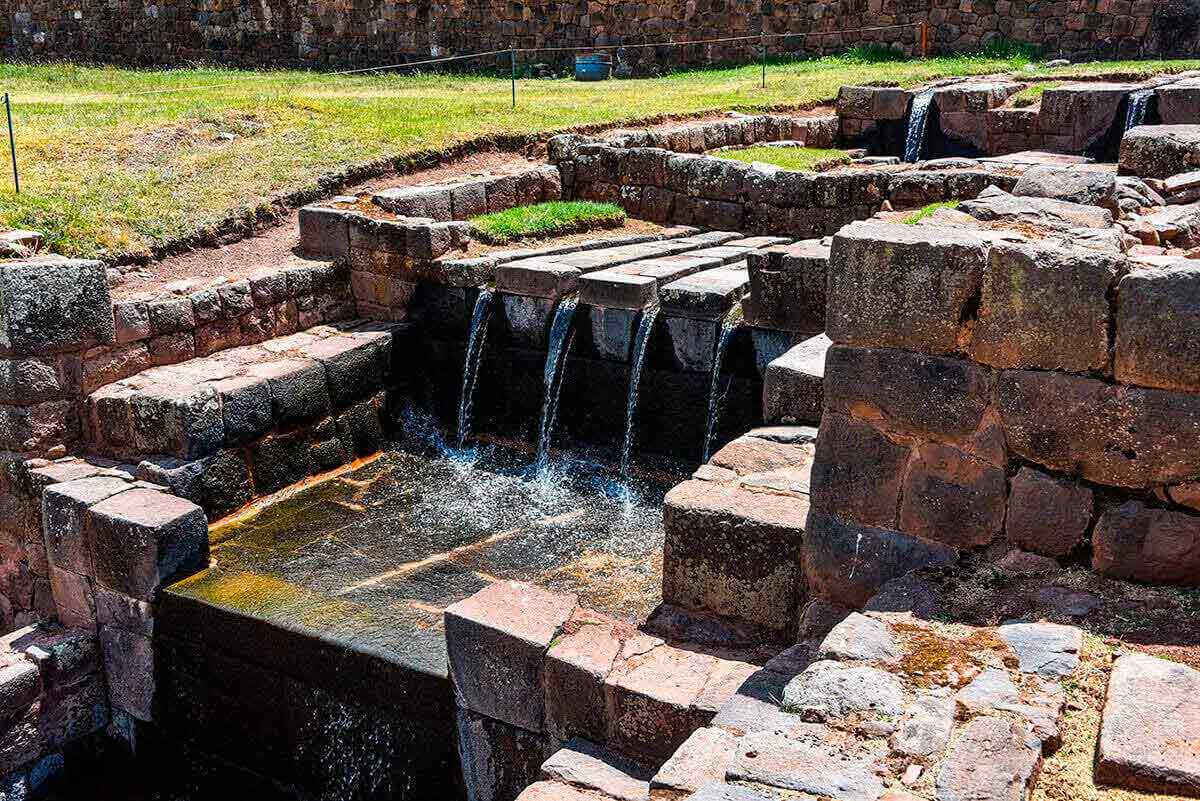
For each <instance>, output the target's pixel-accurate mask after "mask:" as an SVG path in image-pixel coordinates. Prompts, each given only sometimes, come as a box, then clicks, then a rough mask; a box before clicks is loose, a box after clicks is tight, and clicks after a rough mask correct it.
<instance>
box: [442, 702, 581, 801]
mask: <svg viewBox="0 0 1200 801" xmlns="http://www.w3.org/2000/svg"><path fill="white" fill-rule="evenodd" d="M456 729H457V733H458V754H459V759H460V760H461V763H462V771H463V784H464V785H465V789H466V794H467V798H469V799H472V801H507V799H510V798H516V797H517V796H518V795H519V794H520V793H521V790H522V788H524V787H527V786H528V785H529V784H530V782H532V781H534V780H535V779H536V778H537V775H538V771H539V770H540V769H541V765H542V763H543V762H544V761H545V760H546V758H547V757H548V756H550V754H549V747H548V745H547V743H546V740H545V738H543V737H541V736H539V735H537V734H532V733H530V732H528V731H525V730H523V729H519V728H516V727H515V726H509V725H508V724H506V723H501V722H500V721H498V720H494V719H492V718H489V717H485V716H483V715H476V714H475V713H473V712H469V711H467V710H465V709H459V710H458V725H457V727H456ZM545 784H549V783H548V782H547V783H545ZM555 787H558V788H565V789H564V791H565V790H569V789H570V788H566V786H565V785H561V784H557V783H555ZM556 792H558V791H556ZM580 795H582V794H580ZM533 797H534V798H538V799H541V801H550V799H553V801H562V799H563V798H564V796H563V795H562V794H561V793H560V794H558V795H540V794H535V795H534V796H533ZM565 798H567V799H571V801H574V799H573V798H572V796H570V795H567V796H565Z"/></svg>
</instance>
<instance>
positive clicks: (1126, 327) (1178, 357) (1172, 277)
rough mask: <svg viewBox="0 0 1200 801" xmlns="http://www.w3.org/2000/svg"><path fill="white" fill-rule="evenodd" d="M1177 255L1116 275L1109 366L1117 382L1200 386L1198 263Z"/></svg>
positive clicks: (1165, 386)
mask: <svg viewBox="0 0 1200 801" xmlns="http://www.w3.org/2000/svg"><path fill="white" fill-rule="evenodd" d="M1195 265H1196V262H1194V261H1191V260H1182V259H1181V260H1179V261H1177V262H1175V263H1174V264H1171V265H1169V266H1161V267H1159V266H1155V267H1147V268H1143V269H1137V270H1134V271H1133V272H1131V273H1130V274H1129V275H1127V276H1125V277H1124V278H1123V279H1121V283H1120V286H1119V288H1118V296H1117V321H1116V323H1117V336H1116V351H1115V355H1114V362H1113V371H1114V374H1115V375H1116V378H1117V380H1118V381H1121V382H1123V383H1127V384H1139V385H1141V386H1146V387H1157V388H1159V389H1178V390H1184V391H1190V392H1196V391H1200V266H1195Z"/></svg>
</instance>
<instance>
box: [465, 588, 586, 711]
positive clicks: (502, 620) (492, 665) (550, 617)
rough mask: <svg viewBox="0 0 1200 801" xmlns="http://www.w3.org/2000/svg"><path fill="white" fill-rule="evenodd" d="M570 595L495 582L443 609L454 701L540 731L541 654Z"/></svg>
mask: <svg viewBox="0 0 1200 801" xmlns="http://www.w3.org/2000/svg"><path fill="white" fill-rule="evenodd" d="M575 606H576V599H575V596H573V595H559V594H556V593H551V592H547V591H546V590H543V589H540V588H538V587H533V586H530V585H528V584H521V583H519V582H515V581H498V582H495V583H493V584H491V585H489V586H488V587H486V588H484V589H482V590H480V591H479V592H477V593H475V594H474V595H472V596H471V597H470V598H467V599H466V600H464V601H460V602H458V603H456V604H454V605H453V606H451V607H449V608H448V609H447V610H446V616H445V619H446V648H447V651H448V653H449V657H450V675H451V677H452V679H453V680H454V686H455V688H456V690H457V692H458V697H459V703H460V705H461V706H463V707H465V708H466V709H469V710H471V711H472V712H475V713H478V714H481V715H486V716H487V717H489V718H494V719H496V720H500V721H504V722H505V723H508V724H510V725H513V726H519V727H520V728H522V729H525V730H527V731H531V732H538V733H540V732H542V731H543V730H544V728H545V720H544V706H545V704H544V697H545V691H544V684H543V675H544V671H543V665H544V656H545V653H546V650H547V649H548V648H549V647H550V643H551V642H552V641H553V640H554V638H555V637H556V636H557V635H558V634H559V632H560V631H561V630H562V627H563V624H564V623H566V621H567V619H568V617H569V616H570V615H571V613H572V612H573V611H574V609H575Z"/></svg>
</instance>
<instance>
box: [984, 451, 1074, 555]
mask: <svg viewBox="0 0 1200 801" xmlns="http://www.w3.org/2000/svg"><path fill="white" fill-rule="evenodd" d="M1091 520H1092V491H1091V489H1089V488H1088V487H1085V486H1082V485H1080V484H1078V483H1076V482H1073V481H1068V480H1066V479H1061V478H1056V477H1054V476H1048V475H1046V474H1045V473H1042V472H1040V471H1038V470H1034V469H1032V468H1029V467H1022V468H1021V469H1020V470H1019V471H1018V472H1017V474H1016V475H1015V476H1014V477H1013V479H1012V486H1011V488H1010V491H1009V498H1008V513H1007V517H1006V518H1005V524H1004V528H1005V532H1006V533H1007V535H1008V541H1009V542H1011V543H1012V544H1013V545H1016V546H1018V547H1020V548H1024V549H1025V550H1027V551H1032V552H1034V553H1039V554H1042V555H1044V556H1053V557H1063V556H1067V555H1069V554H1070V553H1071V552H1072V551H1074V550H1075V549H1076V548H1077V547H1078V546H1079V545H1080V544H1082V543H1083V539H1084V536H1085V535H1086V534H1087V529H1088V526H1089V525H1090V524H1091Z"/></svg>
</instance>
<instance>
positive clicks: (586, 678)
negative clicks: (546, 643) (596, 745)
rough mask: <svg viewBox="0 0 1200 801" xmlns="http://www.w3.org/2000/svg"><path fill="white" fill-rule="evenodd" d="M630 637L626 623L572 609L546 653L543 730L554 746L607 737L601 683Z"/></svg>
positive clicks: (594, 740) (630, 631)
mask: <svg viewBox="0 0 1200 801" xmlns="http://www.w3.org/2000/svg"><path fill="white" fill-rule="evenodd" d="M634 634H635V632H634V630H633V629H632V627H630V626H629V625H628V624H626V623H621V622H620V621H617V620H613V619H612V618H609V617H606V616H604V615H601V614H599V613H597V612H592V611H590V610H587V609H576V610H575V612H574V613H573V614H572V615H571V617H570V619H568V620H567V622H566V623H565V624H564V625H563V633H562V635H561V636H559V637H557V638H556V639H555V640H554V641H553V643H552V644H551V645H550V649H549V650H548V651H547V652H546V661H545V665H544V668H543V670H544V671H545V705H546V707H545V709H546V731H547V733H548V734H549V735H550V737H551V739H553V740H554V741H556V742H565V741H566V740H569V739H570V738H572V737H584V738H587V739H589V740H592V741H593V742H604V740H605V739H606V738H607V737H608V716H607V710H606V708H605V696H604V680H605V679H606V678H607V677H608V674H609V671H611V670H612V666H613V663H614V661H615V660H616V658H617V655H618V654H619V653H620V652H621V643H622V641H623V640H624V639H628V638H629V637H630V636H633V635H634Z"/></svg>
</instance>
